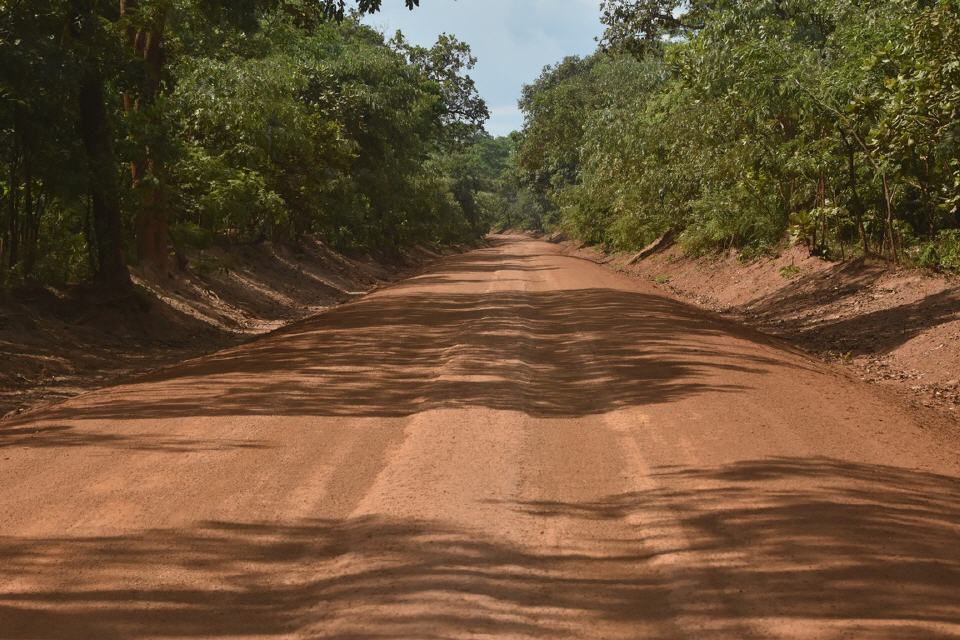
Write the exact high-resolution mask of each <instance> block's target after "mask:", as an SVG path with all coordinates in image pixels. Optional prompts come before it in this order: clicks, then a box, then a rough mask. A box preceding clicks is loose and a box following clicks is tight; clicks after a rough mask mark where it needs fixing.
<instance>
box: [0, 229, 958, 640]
mask: <svg viewBox="0 0 960 640" xmlns="http://www.w3.org/2000/svg"><path fill="white" fill-rule="evenodd" d="M494 243H495V245H494V246H492V247H491V248H488V249H484V250H479V251H474V252H471V253H468V254H465V255H462V256H457V257H451V258H447V259H444V260H443V261H442V262H440V263H439V264H438V265H437V266H435V267H434V268H433V269H431V270H429V271H428V272H426V273H424V274H423V275H421V276H419V277H416V278H413V279H411V280H408V281H405V282H403V283H401V284H399V285H397V286H393V287H389V288H385V289H382V290H380V291H377V292H375V293H373V294H372V295H370V296H367V297H364V298H362V299H359V300H356V301H354V302H350V303H347V304H345V305H343V306H340V307H337V308H335V309H333V310H331V311H329V312H328V313H326V314H323V315H321V316H318V317H316V318H313V319H310V320H306V321H304V322H301V323H298V324H296V325H294V326H291V327H289V328H287V329H284V330H282V331H280V332H278V333H274V334H272V335H270V336H267V337H264V338H262V339H259V340H256V341H254V342H251V343H248V344H245V345H241V346H237V347H233V348H231V349H229V350H226V351H222V352H219V353H217V354H214V355H211V356H209V357H205V358H201V359H198V360H195V361H192V362H188V363H185V364H183V365H181V366H178V367H176V368H173V369H169V370H166V371H163V372H159V373H157V374H155V375H153V376H151V377H149V378H144V379H140V380H136V381H133V382H131V383H129V384H126V385H122V386H117V387H113V388H109V389H104V390H102V391H99V392H95V393H90V394H86V395H83V396H80V397H77V398H74V399H72V400H69V401H67V402H66V403H63V404H60V405H57V406H54V407H48V408H45V409H42V410H39V411H36V412H33V413H29V414H24V415H21V416H18V417H17V418H15V419H14V420H7V421H6V422H3V423H0V456H2V461H0V486H3V487H4V491H3V492H0V560H2V562H0V630H2V635H3V636H4V637H5V638H11V639H39V638H59V639H67V640H70V639H81V638H83V639H87V638H125V639H134V640H136V639H147V638H156V639H159V638H164V639H170V638H219V639H223V638H241V637H242V638H331V639H333V638H337V639H340V640H343V639H346V638H477V637H497V638H625V639H626V638H630V639H633V638H638V637H639V638H653V639H668V638H669V639H689V638H697V639H698V640H727V639H729V640H744V639H752V638H756V639H760V638H762V639H764V640H767V639H771V638H786V639H796V640H801V639H803V640H808V639H810V638H817V639H827V640H829V639H837V640H839V639H841V638H844V639H847V638H871V639H879V640H906V639H919V638H923V639H946V638H960V599H958V598H957V594H958V593H960V549H958V547H957V540H958V539H960V442H958V437H957V432H956V430H955V429H954V428H953V425H952V424H950V423H947V422H938V421H936V420H929V419H927V418H922V419H921V418H918V417H917V414H915V413H914V412H913V411H911V410H909V409H908V408H907V407H905V406H904V405H902V404H900V403H898V402H897V401H896V400H895V399H891V398H890V397H888V396H889V394H880V393H879V390H878V389H877V388H876V387H874V386H871V385H867V384H864V383H862V382H860V381H858V380H855V379H853V378H851V377H850V376H848V375H847V374H846V373H844V372H843V371H842V370H840V369H837V368H835V367H833V366H831V365H828V364H824V363H821V362H819V361H816V360H814V359H811V358H810V357H808V356H806V355H804V354H803V353H802V352H800V351H798V350H795V349H792V348H790V347H787V346H785V345H784V343H783V342H781V341H779V340H776V339H773V338H769V337H766V336H764V335H761V334H759V333H757V332H754V331H751V330H749V329H745V328H743V327H741V326H739V325H736V324H733V323H730V322H727V321H725V320H723V319H721V318H718V317H716V316H715V315H713V314H710V313H706V312H704V311H702V310H699V309H697V308H695V307H693V306H691V305H687V304H684V303H682V302H678V301H676V300H673V299H671V298H669V297H667V296H665V295H663V294H662V293H660V292H658V291H657V290H655V289H654V288H653V287H652V286H650V285H649V284H645V283H643V282H639V281H637V280H636V279H631V278H627V277H626V276H623V275H619V274H616V273H613V272H611V271H609V270H607V269H604V268H602V267H600V266H597V265H595V264H591V263H590V262H588V261H585V260H580V259H576V258H573V257H567V256H562V255H559V251H558V249H557V248H556V247H554V246H552V245H549V244H546V243H543V242H537V241H533V240H529V239H523V238H517V237H502V238H497V239H494Z"/></svg>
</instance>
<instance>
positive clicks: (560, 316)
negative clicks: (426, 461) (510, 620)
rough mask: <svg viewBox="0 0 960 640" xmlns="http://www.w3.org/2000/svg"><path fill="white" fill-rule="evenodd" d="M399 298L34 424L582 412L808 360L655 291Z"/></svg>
mask: <svg viewBox="0 0 960 640" xmlns="http://www.w3.org/2000/svg"><path fill="white" fill-rule="evenodd" d="M388 293H390V295H380V296H376V297H372V298H367V299H364V300H361V301H358V302H356V303H353V304H350V305H345V306H343V307H340V308H338V309H336V310H333V311H332V312H330V313H328V314H326V315H324V316H320V317H318V318H315V319H313V320H310V321H307V322H304V323H300V324H298V325H297V326H295V327H292V328H290V329H288V330H286V331H284V332H283V333H281V334H277V335H274V336H271V337H269V338H266V339H263V340H259V341H256V342H254V343H251V344H248V345H245V346H243V347H240V348H236V349H231V350H227V351H223V352H220V353H218V354H215V355H213V356H210V357H207V358H204V359H202V360H198V361H195V362H191V363H187V364H184V365H182V366H179V367H176V368H174V369H171V370H167V371H164V372H162V373H160V374H157V375H153V376H149V377H146V378H143V379H141V380H140V381H139V382H138V383H137V384H132V385H126V386H123V387H117V388H114V389H109V390H105V391H102V392H100V393H98V394H96V395H92V396H88V397H87V398H84V399H83V402H82V404H79V405H78V406H74V405H66V406H61V407H53V408H51V409H49V410H47V411H45V412H41V413H39V414H35V415H33V416H31V419H68V418H123V419H130V418H133V419H136V418H162V417H189V416H216V415H315V416H380V417H402V416H407V415H412V414H414V413H417V412H420V411H425V410H430V409H439V408H458V407H471V406H481V407H489V408H493V409H502V410H513V411H522V412H525V413H527V414H529V415H533V416H542V417H571V416H583V415H590V414H597V413H604V412H607V411H610V410H613V409H616V408H621V407H629V406H637V405H643V404H647V403H661V402H670V401H674V400H678V399H681V398H684V397H688V396H690V395H693V394H697V393H703V392H707V391H713V392H735V391H739V390H741V389H743V388H744V381H745V380H749V375H748V374H762V373H764V372H765V371H766V370H767V369H768V368H769V367H774V366H781V367H787V366H791V367H796V366H799V365H798V364H797V363H796V361H795V360H788V359H786V358H785V357H784V358H780V357H778V356H777V355H775V354H776V352H774V351H772V350H766V352H761V351H758V350H757V349H756V345H755V344H754V343H751V342H749V341H747V339H746V338H745V339H744V340H742V341H739V342H738V341H734V340H727V341H726V342H725V343H724V344H723V346H722V348H718V346H717V342H718V341H717V340H716V339H715V338H716V337H717V336H720V337H721V338H729V337H730V335H731V332H732V331H734V330H733V329H732V328H731V327H730V326H726V325H722V324H720V323H718V322H716V321H713V320H711V319H710V318H707V317H705V316H704V315H702V314H700V313H699V312H697V311H696V310H694V309H692V308H690V307H687V306H685V305H682V304H679V303H676V302H673V301H670V300H667V299H664V298H661V297H657V296H653V295H647V294H642V293H635V292H630V291H623V290H612V289H579V290H568V291H546V292H532V291H531V292H525V291H504V292H491V293H443V292H429V291H427V292H424V291H422V290H416V289H413V290H409V291H408V290H404V289H403V288H397V289H394V290H391V291H390V292H388ZM750 339H755V338H750ZM764 353H766V354H767V355H762V354H764ZM736 374H744V376H746V377H744V376H740V377H737V376H736ZM721 377H723V378H724V379H723V380H721V379H720V378H721Z"/></svg>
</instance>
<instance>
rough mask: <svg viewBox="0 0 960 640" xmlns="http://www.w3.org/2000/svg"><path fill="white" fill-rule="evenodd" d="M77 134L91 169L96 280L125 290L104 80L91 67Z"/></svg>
mask: <svg viewBox="0 0 960 640" xmlns="http://www.w3.org/2000/svg"><path fill="white" fill-rule="evenodd" d="M80 135H81V137H82V139H83V147H84V150H85V151H86V155H87V161H88V163H89V168H90V199H91V207H92V210H93V226H94V230H95V232H96V243H97V273H96V279H97V280H98V281H99V282H101V283H103V284H107V285H111V286H121V287H125V286H127V285H129V284H130V274H129V272H128V271H127V265H126V262H125V261H124V258H123V226H122V225H123V223H122V219H121V215H120V187H119V181H118V179H117V178H118V176H117V160H116V157H115V155H114V151H113V137H112V136H113V132H112V131H111V130H110V125H109V122H108V118H107V108H106V102H105V96H104V90H103V78H102V77H101V76H100V73H99V72H98V71H97V70H96V69H93V68H89V69H87V70H86V71H85V73H84V75H83V78H82V79H81V86H80Z"/></svg>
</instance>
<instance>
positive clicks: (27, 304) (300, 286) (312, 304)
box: [0, 239, 455, 416]
mask: <svg viewBox="0 0 960 640" xmlns="http://www.w3.org/2000/svg"><path fill="white" fill-rule="evenodd" d="M450 251H455V249H451V250H450ZM438 257H440V254H438V253H436V252H434V251H432V250H429V249H426V248H415V249H411V250H409V251H407V252H405V253H404V254H403V255H402V256H391V257H386V256H371V255H362V256H352V257H351V256H346V255H343V254H341V253H338V252H336V251H334V250H333V249H331V248H330V247H328V246H326V245H324V244H323V243H322V242H320V241H318V240H315V239H310V240H306V241H304V242H303V243H301V244H300V245H299V246H298V247H289V246H283V245H278V244H273V243H269V242H267V243H258V244H255V245H245V246H233V247H221V248H216V247H215V248H212V249H207V250H205V251H203V252H195V253H194V255H191V256H190V259H189V266H188V268H186V269H185V270H182V271H179V272H178V273H175V274H171V276H170V277H169V278H166V279H163V280H159V281H158V280H156V279H153V280H148V279H146V278H144V277H142V276H141V275H140V274H138V273H136V272H134V273H133V279H134V282H135V284H136V286H135V287H134V288H133V289H132V290H131V291H129V292H126V293H125V294H123V295H117V294H116V293H115V292H113V293H108V292H104V291H103V290H101V289H96V288H93V287H89V286H71V287H63V288H55V287H39V286H37V287H32V288H28V289H20V290H16V291H10V292H4V293H0V416H3V415H5V414H8V413H11V412H18V411H22V410H23V409H25V408H27V407H32V406H36V405H39V404H45V403H48V402H55V401H58V400H62V399H64V398H67V397H70V396H74V395H76V394H78V393H81V392H84V391H87V390H90V389H95V388H98V387H102V386H105V385H108V384H110V383H112V382H114V381H116V380H119V379H121V378H123V377H126V376H129V375H132V374H136V373H140V372H144V371H149V370H152V369H156V368H160V367H164V366H168V365H171V364H174V363H177V362H181V361H183V360H186V359H189V358H193V357H196V356H199V355H202V354H205V353H210V352H212V351H216V350H219V349H221V348H224V347H226V346H229V345H232V344H236V343H238V342H243V341H244V340H248V339H250V338H252V337H255V336H258V335H262V334H265V333H269V332H271V331H274V330H277V329H279V328H281V327H283V326H285V325H287V324H289V323H291V322H294V321H297V320H300V319H302V318H305V317H308V316H311V315H315V314H317V313H320V312H322V311H324V310H326V309H328V308H330V307H333V306H336V305H338V304H341V303H343V302H345V301H347V300H350V299H352V298H354V297H356V296H359V295H362V294H364V293H367V292H369V291H372V290H374V289H376V288H377V287H379V286H380V285H382V284H383V283H386V282H390V281H392V280H396V279H398V278H401V277H403V276H405V275H409V274H410V273H412V272H414V271H416V270H417V269H419V268H420V267H422V266H424V265H426V264H428V263H430V262H432V261H433V260H435V259H436V258H438Z"/></svg>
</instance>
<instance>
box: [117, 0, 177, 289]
mask: <svg viewBox="0 0 960 640" xmlns="http://www.w3.org/2000/svg"><path fill="white" fill-rule="evenodd" d="M136 9H137V2H136V1H135V0H120V14H121V15H127V14H128V13H129V12H131V11H135V10H136ZM165 21H166V14H165V13H161V14H160V15H158V16H155V20H154V22H153V23H152V24H150V25H148V26H141V27H130V28H129V30H128V32H127V38H128V41H129V43H130V46H131V47H132V48H133V51H134V54H135V55H136V56H137V57H138V58H140V59H141V60H143V63H144V72H145V73H144V81H143V84H142V85H141V87H140V91H139V94H138V95H137V96H135V97H131V96H130V95H124V96H123V102H124V110H125V111H128V112H131V111H140V110H141V109H147V110H149V109H150V107H151V106H152V105H153V104H154V102H155V101H156V98H157V95H158V94H159V92H160V82H161V79H162V76H163V64H164V55H163V32H164V23H165ZM147 116H148V117H149V118H153V117H154V115H153V114H152V113H150V112H149V111H147ZM147 178H152V180H150V181H147V183H146V184H145V183H144V182H145V180H146V179H147ZM130 181H131V186H132V187H133V189H134V191H136V192H138V193H139V196H140V209H139V210H138V212H137V221H136V224H137V229H136V231H137V255H138V258H139V259H140V263H141V264H142V265H143V266H144V267H146V268H147V269H149V270H153V271H156V272H160V273H163V272H165V271H166V270H167V269H168V267H169V263H170V250H169V248H170V232H169V222H168V217H167V210H166V204H165V198H164V192H163V184H162V171H161V167H159V166H158V165H157V162H156V160H155V158H153V156H152V155H151V153H150V148H149V146H148V145H145V146H144V148H143V149H142V150H141V155H140V156H139V157H138V158H137V159H135V160H134V161H133V162H132V163H131V164H130Z"/></svg>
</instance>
